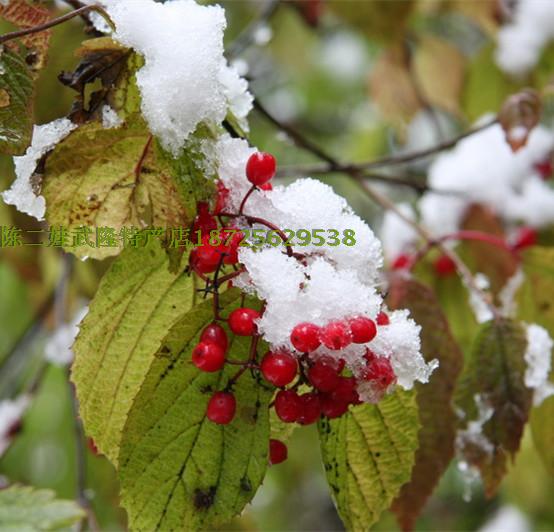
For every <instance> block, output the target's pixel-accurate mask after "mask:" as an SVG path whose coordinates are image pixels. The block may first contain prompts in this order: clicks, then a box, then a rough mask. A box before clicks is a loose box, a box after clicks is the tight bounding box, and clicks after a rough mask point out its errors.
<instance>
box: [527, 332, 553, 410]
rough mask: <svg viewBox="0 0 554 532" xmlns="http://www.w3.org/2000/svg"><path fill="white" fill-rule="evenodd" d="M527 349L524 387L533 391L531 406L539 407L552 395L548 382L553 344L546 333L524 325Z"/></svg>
mask: <svg viewBox="0 0 554 532" xmlns="http://www.w3.org/2000/svg"><path fill="white" fill-rule="evenodd" d="M526 332H527V349H526V351H525V362H527V369H526V371H525V385H526V386H527V387H528V388H532V389H533V390H534V394H533V404H534V405H535V406H539V405H540V404H541V403H542V402H543V401H544V400H545V399H546V398H547V397H549V396H551V395H554V384H553V383H551V382H549V380H548V378H549V375H550V370H551V365H552V346H553V345H554V342H553V341H552V338H551V337H550V335H549V334H548V331H547V330H546V329H545V328H544V327H541V326H540V325H537V324H534V323H532V324H529V325H526Z"/></svg>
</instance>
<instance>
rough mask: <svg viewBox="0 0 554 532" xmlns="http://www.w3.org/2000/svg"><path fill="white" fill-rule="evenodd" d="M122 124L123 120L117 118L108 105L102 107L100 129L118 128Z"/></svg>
mask: <svg viewBox="0 0 554 532" xmlns="http://www.w3.org/2000/svg"><path fill="white" fill-rule="evenodd" d="M121 124H123V120H122V119H121V118H120V117H119V115H118V114H117V112H116V111H115V110H114V109H112V108H111V107H110V106H109V105H104V107H102V127H103V128H104V129H112V128H115V127H119V126H120V125H121Z"/></svg>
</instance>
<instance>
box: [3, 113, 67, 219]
mask: <svg viewBox="0 0 554 532" xmlns="http://www.w3.org/2000/svg"><path fill="white" fill-rule="evenodd" d="M76 127H77V126H76V124H73V122H71V121H70V120H68V119H67V118H60V119H58V120H54V121H53V122H50V123H48V124H44V125H42V126H35V127H34V129H33V138H32V141H31V145H30V146H29V147H28V148H27V151H26V152H25V155H22V156H20V157H14V165H15V174H16V179H15V181H14V182H13V183H12V186H11V188H10V189H9V190H6V191H5V192H3V193H2V198H3V199H4V201H5V202H6V203H8V204H9V205H14V206H15V207H16V208H17V210H18V211H21V212H24V213H25V214H28V215H29V216H33V217H34V218H36V219H37V220H39V221H40V220H43V219H44V213H45V211H46V202H45V200H44V197H43V196H41V195H39V193H38V192H37V190H40V181H39V182H33V176H34V173H35V170H36V168H37V164H38V162H39V161H40V159H41V158H42V157H43V156H44V155H45V154H47V153H48V152H49V151H51V150H52V149H53V148H54V147H55V146H56V144H58V142H60V141H61V140H62V139H64V138H65V137H66V136H67V135H69V133H71V131H73V130H74V129H75V128H76Z"/></svg>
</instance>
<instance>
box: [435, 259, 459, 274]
mask: <svg viewBox="0 0 554 532" xmlns="http://www.w3.org/2000/svg"><path fill="white" fill-rule="evenodd" d="M433 268H434V269H435V273H436V274H437V275H438V276H439V277H448V276H449V275H452V274H454V273H456V263H455V262H454V261H453V260H452V259H451V258H450V257H449V256H448V255H441V256H440V257H438V258H437V259H435V262H434V263H433Z"/></svg>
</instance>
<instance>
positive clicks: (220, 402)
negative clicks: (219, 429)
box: [206, 392, 237, 425]
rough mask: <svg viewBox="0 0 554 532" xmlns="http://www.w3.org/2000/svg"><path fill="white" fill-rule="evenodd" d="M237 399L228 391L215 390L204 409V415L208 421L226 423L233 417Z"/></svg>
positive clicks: (219, 423)
mask: <svg viewBox="0 0 554 532" xmlns="http://www.w3.org/2000/svg"><path fill="white" fill-rule="evenodd" d="M236 410H237V401H236V399H235V396H234V395H233V394H232V393H230V392H215V393H214V394H213V395H212V397H211V398H210V401H209V402H208V408H207V410H206V416H207V418H208V419H209V420H210V421H213V422H214V423H217V424H218V425H227V424H228V423H231V421H232V420H233V418H234V417H235V412H236Z"/></svg>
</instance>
